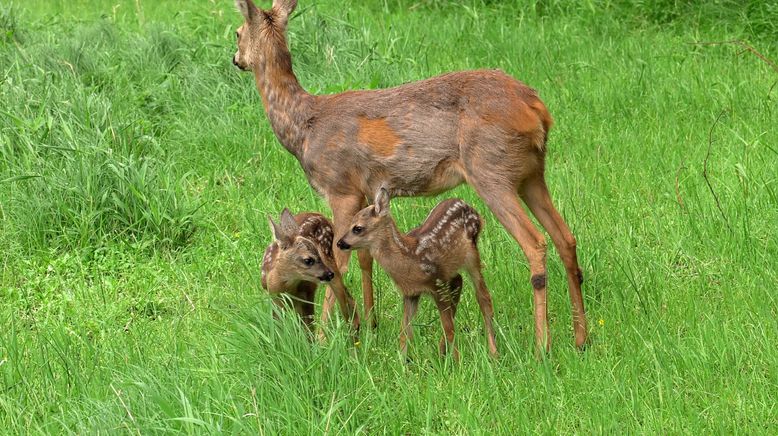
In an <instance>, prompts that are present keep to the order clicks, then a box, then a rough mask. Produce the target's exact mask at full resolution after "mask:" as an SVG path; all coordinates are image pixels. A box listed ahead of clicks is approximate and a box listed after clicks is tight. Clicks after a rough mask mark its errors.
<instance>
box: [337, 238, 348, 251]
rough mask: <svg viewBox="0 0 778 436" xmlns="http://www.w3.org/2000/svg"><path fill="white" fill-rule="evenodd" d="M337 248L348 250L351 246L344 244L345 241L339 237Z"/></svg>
mask: <svg viewBox="0 0 778 436" xmlns="http://www.w3.org/2000/svg"><path fill="white" fill-rule="evenodd" d="M338 248H340V249H341V250H348V249H349V248H351V245H348V244H346V242H345V241H344V240H343V239H340V240H339V241H338Z"/></svg>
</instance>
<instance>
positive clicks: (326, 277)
mask: <svg viewBox="0 0 778 436" xmlns="http://www.w3.org/2000/svg"><path fill="white" fill-rule="evenodd" d="M333 278H335V273H334V272H332V271H327V272H326V273H324V274H323V275H322V276H321V277H319V280H321V281H323V282H328V281H330V280H332V279H333Z"/></svg>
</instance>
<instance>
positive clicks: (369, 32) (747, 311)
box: [0, 0, 778, 434]
mask: <svg viewBox="0 0 778 436" xmlns="http://www.w3.org/2000/svg"><path fill="white" fill-rule="evenodd" d="M299 3H300V5H299V8H298V11H297V13H296V15H295V17H294V18H293V19H292V21H291V24H290V31H289V39H290V44H291V50H292V52H293V56H294V61H295V68H296V71H297V73H298V76H299V78H300V80H301V82H302V84H303V85H304V86H305V87H306V88H307V89H308V90H309V91H310V92H315V93H332V92H339V91H343V90H347V89H354V88H376V87H386V86H393V85H397V84H401V83H404V82H408V81H412V80H417V79H421V78H425V77H428V76H431V75H434V74H438V73H442V72H445V71H450V70H458V69H472V68H487V67H488V68H501V69H503V70H505V71H507V72H508V73H510V74H512V75H513V76H515V77H517V78H519V79H520V80H522V81H524V82H526V83H528V84H530V85H531V86H533V87H534V88H536V89H538V90H539V91H540V93H541V95H542V97H543V99H544V101H545V102H546V103H547V105H548V107H549V108H550V110H551V112H552V114H553V115H554V117H555V120H556V126H555V128H554V130H553V131H552V133H551V137H550V142H549V149H550V155H549V163H548V175H547V177H548V182H549V185H550V186H551V190H552V194H553V195H554V197H555V201H556V203H557V206H558V207H559V209H560V211H561V212H562V213H563V215H564V216H565V217H566V219H567V220H568V222H569V224H570V226H571V227H572V229H573V231H574V233H575V234H576V236H577V239H578V243H579V258H580V261H581V263H582V267H583V269H584V273H585V276H586V282H585V284H584V293H585V299H586V305H587V310H588V314H589V320H590V330H591V342H590V344H589V347H588V349H587V350H586V351H585V352H584V353H579V352H577V351H576V350H575V349H574V347H573V344H572V328H571V323H570V311H569V302H568V300H567V295H566V294H567V291H566V284H565V280H564V270H563V268H562V266H561V264H560V262H559V261H558V259H557V258H556V256H555V254H554V252H553V250H552V251H551V252H550V255H549V284H550V285H549V286H550V288H549V291H550V292H549V295H550V311H551V322H552V335H553V338H554V343H553V353H552V355H551V356H549V358H548V359H544V360H540V361H539V360H537V359H536V358H535V354H534V352H533V337H532V307H531V292H530V289H531V288H530V285H529V282H528V276H529V274H528V271H527V265H526V262H525V260H524V258H523V255H522V254H521V253H520V251H519V249H518V247H517V246H516V244H515V243H514V242H513V241H512V240H511V239H510V237H509V236H508V235H507V233H506V232H504V231H503V230H502V228H501V227H500V226H499V224H498V223H497V222H496V220H495V219H494V217H493V216H492V215H491V214H489V213H488V211H487V209H486V208H485V206H484V205H483V204H482V203H481V202H480V200H479V199H478V198H477V197H476V196H475V194H474V193H473V192H472V191H471V190H470V189H469V188H468V187H461V188H457V189H456V190H454V191H452V192H450V193H447V194H445V195H444V196H441V197H439V198H431V199H420V198H415V199H410V198H409V199H401V200H398V201H396V202H394V203H393V205H392V208H393V211H394V214H395V216H396V217H397V218H398V221H399V224H400V226H401V227H402V228H406V229H407V228H410V227H412V226H415V225H416V224H417V223H419V222H420V221H421V220H422V219H423V218H424V216H426V213H427V212H428V211H429V209H430V208H431V207H432V206H433V205H434V204H435V203H436V202H437V201H439V200H440V198H443V197H445V196H454V195H456V196H460V197H463V198H465V199H466V200H467V201H469V202H471V203H472V204H474V205H475V206H476V207H477V208H478V209H479V210H480V211H482V212H483V213H484V215H485V218H486V220H487V227H486V230H485V232H484V236H483V238H482V243H481V248H482V254H483V259H484V263H485V264H486V270H485V273H486V279H487V283H488V284H489V286H490V288H491V290H492V293H493V297H494V301H495V309H496V323H497V325H498V327H499V329H498V341H499V343H498V346H499V348H500V352H501V358H500V360H499V361H496V362H494V361H491V360H490V359H489V358H488V357H487V355H486V354H487V353H486V347H485V340H484V338H483V335H482V328H481V320H480V314H479V312H478V310H477V306H476V303H475V299H474V298H472V296H471V295H472V290H471V288H469V287H468V288H466V290H465V296H464V297H463V303H462V309H460V311H459V312H458V320H457V321H458V326H457V327H458V339H457V340H458V342H459V347H460V350H461V351H462V361H461V363H459V364H454V363H453V362H450V361H448V360H445V359H444V360H441V359H440V358H438V356H437V355H436V352H435V350H436V344H437V338H438V337H439V335H440V328H439V325H438V321H437V319H436V313H435V311H434V309H433V307H432V305H430V304H422V308H421V311H420V314H419V316H418V323H419V324H418V326H417V331H418V332H419V334H418V335H417V337H416V338H415V340H414V343H413V344H412V351H411V353H412V356H413V358H414V363H413V364H411V365H404V364H403V363H402V361H401V359H400V358H399V356H398V355H397V351H396V349H397V333H398V331H399V318H400V299H399V297H398V296H397V295H396V292H395V291H394V289H393V285H392V283H391V282H390V281H389V280H388V279H387V277H386V276H385V275H384V274H383V273H378V274H377V282H376V286H377V289H379V291H378V299H379V315H378V316H379V328H378V330H376V331H363V332H362V342H361V346H360V347H358V348H354V347H353V346H352V345H349V343H348V339H347V334H346V328H345V326H342V325H337V326H335V327H333V330H332V331H330V332H329V336H330V338H331V339H330V341H329V342H328V343H327V344H326V345H310V344H309V343H308V342H307V340H306V339H305V338H304V336H303V335H302V334H301V333H300V331H299V329H298V328H297V326H296V324H295V320H294V319H285V320H283V321H282V322H281V323H280V324H279V323H275V322H273V320H272V319H271V317H270V316H269V311H270V306H269V302H268V299H267V297H266V296H265V295H264V294H263V292H262V290H261V288H260V286H259V262H260V256H261V253H262V251H263V249H264V247H265V246H266V245H267V244H268V243H269V241H270V234H269V231H268V229H267V225H266V216H267V215H268V214H274V213H278V211H280V210H281V209H282V208H283V207H290V208H291V209H292V210H295V211H297V210H320V211H327V209H326V206H325V205H324V203H323V202H322V201H321V199H319V198H317V197H316V195H315V194H314V193H313V191H312V189H311V188H309V187H308V185H307V183H306V181H305V179H304V177H303V173H302V171H301V170H300V168H299V166H298V164H297V162H296V161H295V160H294V158H293V157H292V156H291V155H290V154H288V153H286V152H285V151H284V150H283V149H282V147H280V145H279V144H278V143H277V141H276V139H275V137H274V135H273V133H272V131H271V130H270V128H269V125H268V123H267V120H266V118H265V115H264V112H263V110H262V108H261V102H260V99H259V96H258V94H257V91H256V89H255V87H254V84H253V77H251V75H250V74H240V73H239V72H238V71H237V70H235V69H234V67H233V66H232V65H231V62H230V59H231V56H232V54H233V53H234V50H235V44H234V36H233V35H234V30H235V28H236V27H237V26H238V25H239V24H240V15H239V14H238V13H237V12H236V11H235V10H234V6H233V2H232V1H231V0H223V1H213V0H211V1H199V2H183V3H182V2H173V1H160V2H156V1H154V2H152V1H148V0H137V1H136V0H133V1H119V0H112V1H107V0H75V1H63V0H57V1H46V2H44V1H29V2H16V3H9V2H6V1H4V2H2V4H0V247H2V250H1V251H0V429H2V431H4V432H9V433H26V432H34V433H63V432H73V433H116V432H122V433H133V434H135V433H168V432H187V433H208V432H214V433H216V432H230V433H285V434H289V433H292V434H297V433H311V432H312V433H330V432H332V433H341V432H343V433H354V432H357V431H364V432H369V433H391V434H397V433H493V432H499V433H509V432H510V433H517V432H518V433H525V432H543V433H573V432H575V433H591V432H595V433H605V432H607V433H611V432H630V433H700V432H705V433H734V432H738V433H741V432H742V433H749V434H759V433H765V434H774V433H775V431H776V429H777V428H778V410H776V406H775V404H776V399H778V386H777V384H778V352H777V351H776V349H778V347H776V344H778V321H777V320H778V303H777V302H776V296H775V290H776V288H777V287H778V286H777V285H778V273H776V271H777V270H778V242H776V241H777V240H778V238H776V236H778V224H777V223H778V195H777V193H778V171H776V170H777V169H778V132H777V129H776V126H777V125H778V106H777V104H776V101H777V99H778V86H777V85H776V83H778V73H776V71H775V70H774V69H772V68H771V66H770V65H769V64H768V63H766V62H763V61H762V60H760V59H759V58H758V57H756V56H755V55H753V54H752V53H750V52H741V49H740V47H738V46H734V45H731V44H724V45H695V44H690V43H692V42H698V41H708V42H712V41H728V40H734V39H739V40H743V41H746V42H747V43H749V44H751V45H752V46H753V47H754V48H755V49H756V50H758V51H759V52H760V53H761V54H763V55H764V56H766V57H767V58H768V59H773V60H775V59H778V45H776V42H777V41H778V6H777V5H776V3H775V2H761V1H750V2H749V1H727V0H719V1H686V2H682V1H674V0H663V1H659V2H648V1H642V0H613V1H594V0H591V1H583V2H563V1H557V0H549V1H516V2H511V1H487V0H470V1H451V0H426V1H425V0H393V1H390V0H385V1H370V2H365V1H361V0H341V1H329V0H326V1H325V0H322V1H306V0H300V2H299ZM719 117H720V119H719V120H718V122H716V119H717V118H719ZM706 161H707V168H705V162H706ZM704 170H706V171H705V173H704ZM705 176H707V180H708V182H710V187H709V186H708V184H707V183H706V179H705ZM711 189H712V190H713V192H715V194H716V197H717V198H718V202H719V203H720V204H717V201H716V198H714V196H713V195H712V193H711ZM352 269H355V268H352ZM358 282H359V280H358V276H357V274H356V273H355V272H352V273H351V274H350V275H349V277H348V284H349V285H350V288H351V289H352V292H354V293H355V294H358V293H359V288H358Z"/></svg>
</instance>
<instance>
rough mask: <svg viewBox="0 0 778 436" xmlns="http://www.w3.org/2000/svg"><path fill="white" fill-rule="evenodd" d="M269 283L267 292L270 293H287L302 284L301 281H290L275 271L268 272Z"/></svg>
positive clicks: (267, 281) (267, 279)
mask: <svg viewBox="0 0 778 436" xmlns="http://www.w3.org/2000/svg"><path fill="white" fill-rule="evenodd" d="M265 280H266V283H267V290H268V291H270V292H286V291H288V290H290V289H295V288H296V287H297V285H298V284H299V283H300V280H289V279H288V278H286V277H283V275H282V274H279V273H278V272H277V271H276V270H275V269H272V270H270V271H268V273H267V276H266V278H265Z"/></svg>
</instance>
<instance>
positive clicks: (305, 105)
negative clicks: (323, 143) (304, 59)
mask: <svg viewBox="0 0 778 436" xmlns="http://www.w3.org/2000/svg"><path fill="white" fill-rule="evenodd" d="M262 59H263V60H262V61H261V62H260V63H259V66H258V67H257V68H256V69H255V70H254V78H255V79H256V83H257V90H258V91H259V94H260V96H261V97H262V105H263V106H264V107H265V112H266V113H267V117H268V119H269V121H270V125H271V126H272V128H273V132H274V133H275V134H276V137H278V140H279V141H280V142H281V144H282V145H283V146H284V148H286V149H287V150H289V152H291V153H292V154H294V155H295V156H296V157H297V158H298V159H300V158H301V157H302V152H303V147H304V144H305V141H306V134H307V130H308V129H307V128H306V125H307V124H308V120H309V119H310V118H311V106H312V103H313V96H312V95H310V94H308V93H307V92H306V91H305V90H304V89H303V87H302V86H300V82H299V81H298V80H297V76H295V74H294V71H292V55H291V53H289V49H287V47H286V41H285V40H284V41H283V44H280V43H279V44H278V45H277V46H276V47H273V48H270V49H268V52H267V53H266V55H265V56H263V57H262Z"/></svg>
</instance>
